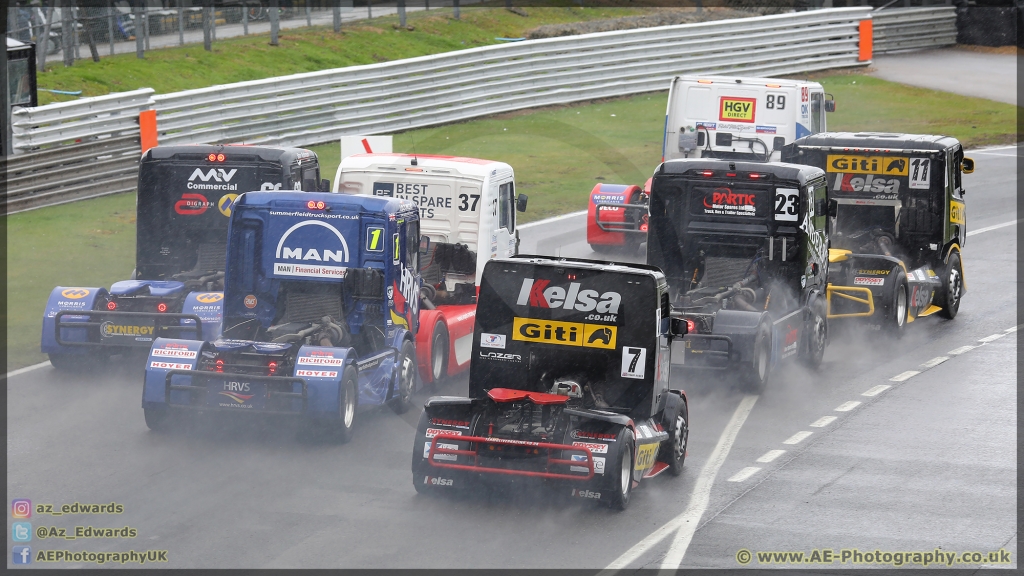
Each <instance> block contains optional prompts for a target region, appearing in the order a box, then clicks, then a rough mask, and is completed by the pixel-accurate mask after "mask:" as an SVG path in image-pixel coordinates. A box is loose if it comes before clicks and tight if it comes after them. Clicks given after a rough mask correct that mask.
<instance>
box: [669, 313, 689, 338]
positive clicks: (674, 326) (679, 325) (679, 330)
mask: <svg viewBox="0 0 1024 576" xmlns="http://www.w3.org/2000/svg"><path fill="white" fill-rule="evenodd" d="M669 320H670V322H669V335H670V336H672V337H673V338H682V337H683V336H686V333H687V329H686V319H685V318H670V319H669Z"/></svg>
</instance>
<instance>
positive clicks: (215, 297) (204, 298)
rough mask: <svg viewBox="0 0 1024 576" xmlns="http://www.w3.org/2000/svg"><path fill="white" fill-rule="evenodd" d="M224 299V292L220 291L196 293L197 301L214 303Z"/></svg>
mask: <svg viewBox="0 0 1024 576" xmlns="http://www.w3.org/2000/svg"><path fill="white" fill-rule="evenodd" d="M223 299H224V294H222V293H220V292H203V293H202V294H196V302H201V303H203V304H213V303H214V302H220V301H221V300H223Z"/></svg>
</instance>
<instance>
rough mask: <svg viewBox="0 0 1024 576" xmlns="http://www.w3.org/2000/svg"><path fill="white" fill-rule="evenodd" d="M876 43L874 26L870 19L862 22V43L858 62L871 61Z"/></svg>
mask: <svg viewBox="0 0 1024 576" xmlns="http://www.w3.org/2000/svg"><path fill="white" fill-rule="evenodd" d="M873 42H874V25H873V23H872V21H871V19H870V18H868V19H867V20H861V21H860V43H859V48H860V51H859V54H858V56H857V60H859V61H861V62H867V61H868V60H871V52H872V48H873V44H872V43H873Z"/></svg>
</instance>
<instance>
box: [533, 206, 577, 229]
mask: <svg viewBox="0 0 1024 576" xmlns="http://www.w3.org/2000/svg"><path fill="white" fill-rule="evenodd" d="M586 213H587V211H586V210H580V211H579V212H570V213H568V214H562V215H561V216H553V217H551V218H545V219H543V220H537V221H536V222H528V223H526V224H520V225H519V229H520V230H522V229H523V228H532V227H534V226H543V225H544V224H551V223H552V222H559V221H561V220H568V219H569V218H574V217H576V216H582V215H584V214H586Z"/></svg>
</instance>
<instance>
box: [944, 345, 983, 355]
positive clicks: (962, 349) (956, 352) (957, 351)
mask: <svg viewBox="0 0 1024 576" xmlns="http://www.w3.org/2000/svg"><path fill="white" fill-rule="evenodd" d="M975 348H977V346H961V347H959V348H955V349H953V350H950V351H949V352H946V354H952V355H953V356H959V355H961V354H963V353H964V352H970V351H971V350H974V349H975Z"/></svg>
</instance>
